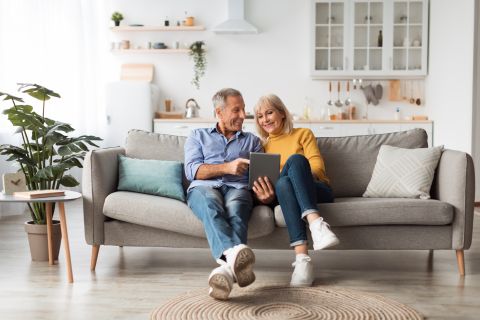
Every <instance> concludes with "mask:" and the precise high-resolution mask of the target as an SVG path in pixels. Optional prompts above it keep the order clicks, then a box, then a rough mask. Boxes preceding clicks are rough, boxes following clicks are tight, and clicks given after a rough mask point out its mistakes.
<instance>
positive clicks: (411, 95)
mask: <svg viewBox="0 0 480 320" xmlns="http://www.w3.org/2000/svg"><path fill="white" fill-rule="evenodd" d="M409 83H410V100H409V102H410V103H411V104H414V103H415V98H414V97H413V82H412V81H409Z"/></svg>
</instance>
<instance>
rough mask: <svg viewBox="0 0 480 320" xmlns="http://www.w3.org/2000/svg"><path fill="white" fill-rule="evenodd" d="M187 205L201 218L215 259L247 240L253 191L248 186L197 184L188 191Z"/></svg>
mask: <svg viewBox="0 0 480 320" xmlns="http://www.w3.org/2000/svg"><path fill="white" fill-rule="evenodd" d="M187 203H188V206H189V207H190V208H191V209H192V211H193V213H194V214H195V215H196V216H197V217H198V218H199V219H200V220H201V221H202V223H203V227H204V228H205V233H206V235H207V240H208V244H209V245H210V249H211V251H212V256H213V258H214V259H219V258H220V257H221V256H222V254H223V252H224V251H225V250H227V249H229V248H232V247H234V246H236V245H238V244H241V243H243V244H246V243H247V229H248V220H249V219H250V214H251V212H252V207H253V200H252V194H251V192H250V191H249V190H247V189H236V188H234V187H229V186H226V185H223V186H222V187H220V188H211V187H207V186H196V187H194V188H193V189H191V190H190V191H189V192H188V194H187Z"/></svg>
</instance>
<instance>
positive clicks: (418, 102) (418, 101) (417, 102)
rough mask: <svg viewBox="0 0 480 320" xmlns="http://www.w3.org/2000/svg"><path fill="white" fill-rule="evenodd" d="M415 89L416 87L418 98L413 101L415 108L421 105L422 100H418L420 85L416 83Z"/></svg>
mask: <svg viewBox="0 0 480 320" xmlns="http://www.w3.org/2000/svg"><path fill="white" fill-rule="evenodd" d="M416 87H417V97H418V98H417V99H415V104H416V105H417V106H419V105H421V104H422V100H421V99H420V96H421V93H420V89H419V88H420V85H419V84H418V82H417V86H416Z"/></svg>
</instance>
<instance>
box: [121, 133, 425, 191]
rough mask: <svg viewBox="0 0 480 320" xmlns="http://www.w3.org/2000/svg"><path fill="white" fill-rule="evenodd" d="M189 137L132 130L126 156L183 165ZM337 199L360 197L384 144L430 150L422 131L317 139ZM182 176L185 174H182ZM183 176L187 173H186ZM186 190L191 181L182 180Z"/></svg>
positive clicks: (127, 143) (128, 139)
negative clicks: (176, 162)
mask: <svg viewBox="0 0 480 320" xmlns="http://www.w3.org/2000/svg"><path fill="white" fill-rule="evenodd" d="M185 140H186V137H180V136H175V135H169V134H160V133H151V132H146V131H142V130H130V131H129V133H128V137H127V141H126V145H125V154H126V156H127V157H131V158H138V159H158V160H177V161H181V162H183V161H184V151H183V146H184V144H185ZM317 142H318V146H319V147H320V152H321V153H322V155H323V158H324V160H325V167H326V169H327V176H328V177H329V179H330V182H331V185H332V188H333V192H334V195H335V197H361V196H362V195H363V193H364V192H365V190H366V189H367V185H368V183H369V181H370V178H371V177H372V173H373V168H374V167H375V162H376V160H377V155H378V151H379V150H380V147H381V146H382V145H384V144H387V145H390V146H395V147H400V148H426V147H428V140H427V133H426V132H425V130H423V129H413V130H409V131H402V132H394V133H386V134H375V135H368V136H352V137H334V138H323V137H322V138H317ZM182 172H183V170H182ZM183 174H184V173H183ZM183 182H184V188H186V187H188V181H187V180H186V179H185V176H184V177H183Z"/></svg>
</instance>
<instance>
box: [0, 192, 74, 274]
mask: <svg viewBox="0 0 480 320" xmlns="http://www.w3.org/2000/svg"><path fill="white" fill-rule="evenodd" d="M81 197H82V194H81V193H78V192H75V191H69V190H65V195H64V196H60V197H48V198H36V199H25V198H19V197H15V196H12V195H5V194H3V193H0V202H20V203H34V202H43V203H45V204H46V209H47V238H48V264H50V265H53V245H52V243H53V241H52V203H56V204H57V205H58V209H59V216H60V228H61V230H62V241H63V246H64V248H65V260H66V262H67V277H68V282H69V283H73V272H72V261H71V258H70V244H69V242H68V231H67V219H66V217H65V206H64V203H65V202H68V201H73V200H76V199H78V198H81Z"/></svg>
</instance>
